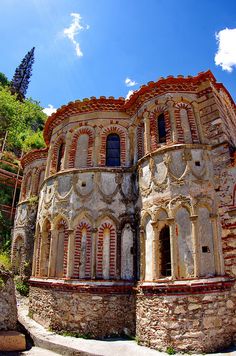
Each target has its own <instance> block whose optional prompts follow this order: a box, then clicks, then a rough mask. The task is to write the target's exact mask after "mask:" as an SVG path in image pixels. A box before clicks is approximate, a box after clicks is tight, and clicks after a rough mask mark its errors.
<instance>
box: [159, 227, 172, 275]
mask: <svg viewBox="0 0 236 356" xmlns="http://www.w3.org/2000/svg"><path fill="white" fill-rule="evenodd" d="M159 241H160V274H161V276H162V277H168V276H171V253H170V229H169V226H167V225H165V226H164V227H163V228H162V229H161V231H160V237H159Z"/></svg>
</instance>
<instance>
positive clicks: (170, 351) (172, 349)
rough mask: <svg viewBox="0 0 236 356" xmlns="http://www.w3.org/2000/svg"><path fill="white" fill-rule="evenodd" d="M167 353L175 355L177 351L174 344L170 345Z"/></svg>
mask: <svg viewBox="0 0 236 356" xmlns="http://www.w3.org/2000/svg"><path fill="white" fill-rule="evenodd" d="M166 353H167V354H168V355H174V354H175V353H176V352H175V350H174V348H173V347H172V346H168V347H167V349H166Z"/></svg>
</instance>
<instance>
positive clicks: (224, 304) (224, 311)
mask: <svg viewBox="0 0 236 356" xmlns="http://www.w3.org/2000/svg"><path fill="white" fill-rule="evenodd" d="M235 305H236V290H235V289H234V291H233V292H230V291H224V292H217V293H205V294H196V295H183V296H177V295H175V296H163V295H142V294H139V295H138V296H137V309H136V310H137V319H136V323H137V330H136V333H137V337H138V339H139V342H140V344H141V345H145V346H148V347H151V348H154V349H157V350H160V351H166V349H167V348H168V347H172V348H173V349H174V350H176V351H184V352H191V351H192V352H199V353H205V352H207V353H209V352H214V351H218V350H220V349H221V348H224V347H227V346H229V345H230V344H231V343H232V342H233V338H234V335H235V332H236V311H235Z"/></svg>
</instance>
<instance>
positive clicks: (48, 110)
mask: <svg viewBox="0 0 236 356" xmlns="http://www.w3.org/2000/svg"><path fill="white" fill-rule="evenodd" d="M56 111H57V109H56V108H54V107H53V105H51V104H49V105H48V108H44V109H43V112H44V113H45V114H46V115H47V116H50V115H52V114H53V113H54V112H56Z"/></svg>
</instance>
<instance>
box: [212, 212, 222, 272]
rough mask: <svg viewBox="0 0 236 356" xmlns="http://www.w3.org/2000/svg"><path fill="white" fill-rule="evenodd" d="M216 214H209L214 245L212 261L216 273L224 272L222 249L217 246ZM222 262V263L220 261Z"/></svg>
mask: <svg viewBox="0 0 236 356" xmlns="http://www.w3.org/2000/svg"><path fill="white" fill-rule="evenodd" d="M217 218H218V217H217V215H215V214H210V220H211V225H212V234H213V246H214V261H215V270H216V274H217V275H221V274H224V264H223V261H222V258H221V255H222V250H221V249H220V248H219V247H220V246H219V234H218V226H217ZM221 262H222V263H221Z"/></svg>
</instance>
